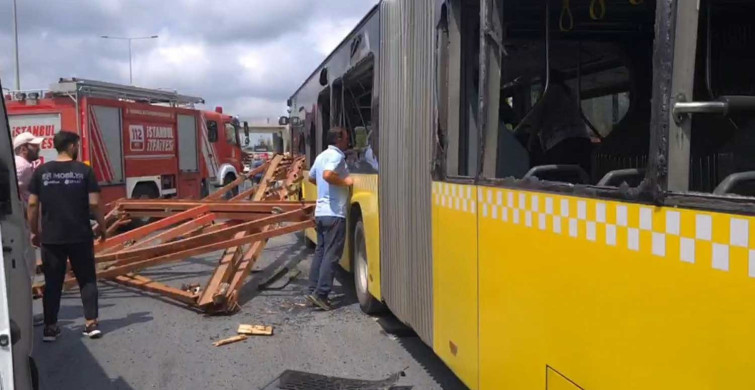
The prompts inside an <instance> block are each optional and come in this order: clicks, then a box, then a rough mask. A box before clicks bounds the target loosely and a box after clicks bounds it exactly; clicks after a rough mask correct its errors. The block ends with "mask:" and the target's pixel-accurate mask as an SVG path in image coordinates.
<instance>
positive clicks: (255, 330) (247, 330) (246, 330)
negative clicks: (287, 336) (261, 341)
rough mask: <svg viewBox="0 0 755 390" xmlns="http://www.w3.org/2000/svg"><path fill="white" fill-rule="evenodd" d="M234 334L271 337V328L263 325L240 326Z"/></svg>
mask: <svg viewBox="0 0 755 390" xmlns="http://www.w3.org/2000/svg"><path fill="white" fill-rule="evenodd" d="M236 333H238V334H243V335H248V336H272V335H273V327H272V326H265V325H248V324H240V325H239V329H238V330H237V331H236Z"/></svg>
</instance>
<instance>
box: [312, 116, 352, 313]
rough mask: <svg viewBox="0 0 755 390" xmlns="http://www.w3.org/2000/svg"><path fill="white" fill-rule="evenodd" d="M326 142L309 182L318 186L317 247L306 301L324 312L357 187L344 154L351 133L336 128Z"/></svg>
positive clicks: (341, 250) (316, 214) (329, 308)
mask: <svg viewBox="0 0 755 390" xmlns="http://www.w3.org/2000/svg"><path fill="white" fill-rule="evenodd" d="M327 139H328V145H329V146H328V148H327V149H325V151H323V152H322V153H320V154H319V155H318V156H317V158H316V159H315V163H314V164H313V165H312V168H311V169H310V171H309V181H310V182H311V183H313V184H316V185H317V205H316V207H315V230H317V248H316V249H315V258H314V259H313V260H312V265H311V267H310V270H309V295H307V300H309V301H310V302H311V303H312V304H314V305H316V306H319V307H320V308H321V309H323V310H331V309H332V308H333V307H332V305H331V304H330V300H329V299H328V295H329V294H330V290H331V288H332V286H333V278H334V276H335V266H336V264H338V261H339V260H340V259H341V255H342V254H343V247H344V244H345V242H346V207H348V203H349V188H350V187H351V186H352V185H353V184H354V181H353V179H352V178H351V177H350V176H349V170H348V169H347V168H346V156H345V155H344V153H343V151H344V150H346V149H347V148H348V147H349V133H348V132H347V131H346V129H343V128H340V127H334V128H332V129H330V131H328V135H327Z"/></svg>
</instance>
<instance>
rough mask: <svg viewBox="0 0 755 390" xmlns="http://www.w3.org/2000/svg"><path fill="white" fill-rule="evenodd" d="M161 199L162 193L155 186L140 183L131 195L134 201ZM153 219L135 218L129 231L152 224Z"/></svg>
mask: <svg viewBox="0 0 755 390" xmlns="http://www.w3.org/2000/svg"><path fill="white" fill-rule="evenodd" d="M158 197H160V193H159V192H158V191H157V188H156V187H155V185H154V184H148V183H140V184H137V185H136V187H134V192H132V193H131V198H132V199H157V198H158ZM152 221H153V219H152V218H134V219H132V220H131V223H130V224H129V226H128V229H136V228H138V227H141V226H144V225H146V224H148V223H150V222H152Z"/></svg>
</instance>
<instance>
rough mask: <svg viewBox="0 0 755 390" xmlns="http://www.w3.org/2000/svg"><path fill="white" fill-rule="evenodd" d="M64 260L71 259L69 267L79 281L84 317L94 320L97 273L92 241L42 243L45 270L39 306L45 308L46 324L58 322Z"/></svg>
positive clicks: (43, 268)
mask: <svg viewBox="0 0 755 390" xmlns="http://www.w3.org/2000/svg"><path fill="white" fill-rule="evenodd" d="M66 260H70V261H71V269H72V270H73V274H74V275H75V276H76V281H77V282H79V290H80V291H81V302H82V303H83V304H84V318H86V319H87V320H95V319H97V316H98V308H97V273H96V270H95V265H94V244H93V243H92V242H91V241H89V242H82V243H75V244H55V245H53V244H42V271H43V272H44V274H45V291H44V294H43V296H42V306H43V307H44V311H45V325H54V324H56V323H57V322H58V311H60V296H61V294H62V292H63V282H64V280H65V277H66Z"/></svg>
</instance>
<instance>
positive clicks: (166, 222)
mask: <svg viewBox="0 0 755 390" xmlns="http://www.w3.org/2000/svg"><path fill="white" fill-rule="evenodd" d="M207 212H209V208H208V207H206V206H204V205H198V206H196V207H193V208H191V209H189V210H187V211H185V212H182V213H179V214H175V215H172V216H170V217H167V218H165V219H161V220H159V221H155V222H152V223H150V224H147V225H144V226H142V227H139V228H136V229H134V230H131V231H128V232H125V233H123V234H119V235H117V236H115V237H112V238H109V239H107V240H105V242H103V243H97V244H95V245H94V251H95V253H97V252H98V251H101V250H103V249H107V248H111V247H113V246H116V245H118V244H122V243H124V242H126V241H132V240H135V239H138V238H141V237H144V236H146V235H148V234H150V233H153V232H155V231H157V230H160V229H165V228H167V227H170V226H173V225H175V224H177V223H180V222H183V221H186V220H189V219H192V218H196V217H197V216H198V215H201V214H204V213H207Z"/></svg>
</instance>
